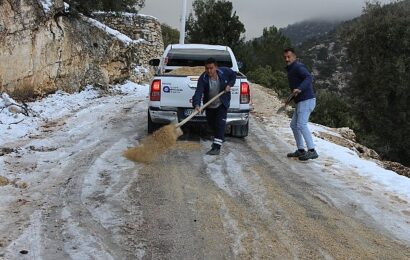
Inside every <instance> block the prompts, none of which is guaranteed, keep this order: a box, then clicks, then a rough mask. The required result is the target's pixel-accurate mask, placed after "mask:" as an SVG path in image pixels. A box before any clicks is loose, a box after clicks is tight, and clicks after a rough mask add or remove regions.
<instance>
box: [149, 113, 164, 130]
mask: <svg viewBox="0 0 410 260" xmlns="http://www.w3.org/2000/svg"><path fill="white" fill-rule="evenodd" d="M161 126H162V125H161V124H157V123H154V122H152V120H151V115H150V114H149V111H148V133H149V134H152V133H153V132H155V131H156V130H158V129H159V128H161Z"/></svg>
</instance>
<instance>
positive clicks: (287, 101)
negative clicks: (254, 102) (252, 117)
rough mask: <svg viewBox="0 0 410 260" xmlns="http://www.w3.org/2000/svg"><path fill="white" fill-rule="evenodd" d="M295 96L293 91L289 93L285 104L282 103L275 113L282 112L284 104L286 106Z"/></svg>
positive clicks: (284, 107)
mask: <svg viewBox="0 0 410 260" xmlns="http://www.w3.org/2000/svg"><path fill="white" fill-rule="evenodd" d="M295 97H296V94H295V93H292V94H290V95H289V96H288V97H287V98H286V100H285V104H284V105H283V106H281V107H280V108H279V109H278V111H276V113H277V114H280V113H282V112H285V110H286V106H288V105H289V103H290V102H291V101H292V100H293V99H294V98H295Z"/></svg>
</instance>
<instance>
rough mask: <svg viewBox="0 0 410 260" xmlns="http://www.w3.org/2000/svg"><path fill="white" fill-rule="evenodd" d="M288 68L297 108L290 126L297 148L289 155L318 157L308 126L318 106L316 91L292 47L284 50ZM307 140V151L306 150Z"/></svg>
mask: <svg viewBox="0 0 410 260" xmlns="http://www.w3.org/2000/svg"><path fill="white" fill-rule="evenodd" d="M283 54H284V58H285V62H286V64H287V66H286V70H287V72H288V80H289V88H290V91H291V92H292V93H293V94H294V95H295V98H294V100H295V103H296V109H295V112H294V113H293V116H292V121H291V123H290V127H291V128H292V131H293V136H294V137H295V140H296V146H297V148H298V149H297V150H296V151H295V152H293V153H288V154H287V156H288V157H298V158H299V160H301V161H306V160H309V159H316V158H318V157H319V155H318V154H317V152H316V150H315V144H314V143H313V139H312V134H311V132H310V131H309V128H308V125H307V123H308V121H309V116H310V113H312V111H313V109H314V108H315V106H316V98H315V93H314V92H313V85H312V81H313V78H312V75H311V74H310V73H309V71H308V70H307V69H306V67H305V65H303V64H302V63H300V62H298V61H296V54H295V51H294V50H293V49H292V48H287V49H285V50H284V51H283ZM303 140H304V141H305V142H306V146H307V151H305V145H304V142H303Z"/></svg>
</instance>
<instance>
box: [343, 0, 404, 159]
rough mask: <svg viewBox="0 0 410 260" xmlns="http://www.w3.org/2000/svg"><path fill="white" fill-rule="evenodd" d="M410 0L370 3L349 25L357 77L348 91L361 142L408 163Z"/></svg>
mask: <svg viewBox="0 0 410 260" xmlns="http://www.w3.org/2000/svg"><path fill="white" fill-rule="evenodd" d="M409 24H410V0H407V1H402V2H398V3H395V4H390V5H387V6H380V4H367V7H366V9H365V11H364V15H363V16H362V17H361V18H360V19H358V20H357V21H356V22H355V23H352V24H351V25H350V26H349V27H348V29H346V31H345V33H344V35H345V37H346V39H347V40H348V45H347V49H348V57H349V60H350V61H351V64H352V66H353V76H352V80H351V82H350V86H349V88H348V90H347V93H348V94H349V96H350V100H351V103H352V107H353V111H354V115H355V117H356V119H357V121H358V123H359V129H358V131H359V137H361V141H362V142H364V143H365V144H367V145H369V146H370V147H373V148H375V149H376V150H377V151H378V152H380V153H381V154H382V155H384V156H385V157H386V158H389V159H392V160H397V161H399V162H402V163H404V164H407V165H409V164H410V149H409V147H410V130H409V129H410V73H409V72H410V30H409Z"/></svg>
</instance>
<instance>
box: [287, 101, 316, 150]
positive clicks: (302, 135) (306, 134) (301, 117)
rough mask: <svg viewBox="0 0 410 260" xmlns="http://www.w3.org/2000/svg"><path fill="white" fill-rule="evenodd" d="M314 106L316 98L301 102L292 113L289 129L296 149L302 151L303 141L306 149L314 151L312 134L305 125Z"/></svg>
mask: <svg viewBox="0 0 410 260" xmlns="http://www.w3.org/2000/svg"><path fill="white" fill-rule="evenodd" d="M315 106H316V98H311V99H308V100H303V101H300V102H298V103H297V104H296V109H295V112H294V113H293V116H292V121H291V122H290V128H292V131H293V136H294V137H295V140H296V145H297V147H298V149H304V147H305V145H304V142H303V139H304V140H305V142H306V146H307V148H308V149H315V144H314V143H313V139H312V134H311V132H310V130H309V128H308V125H307V123H308V122H309V117H310V113H312V111H313V109H315Z"/></svg>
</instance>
